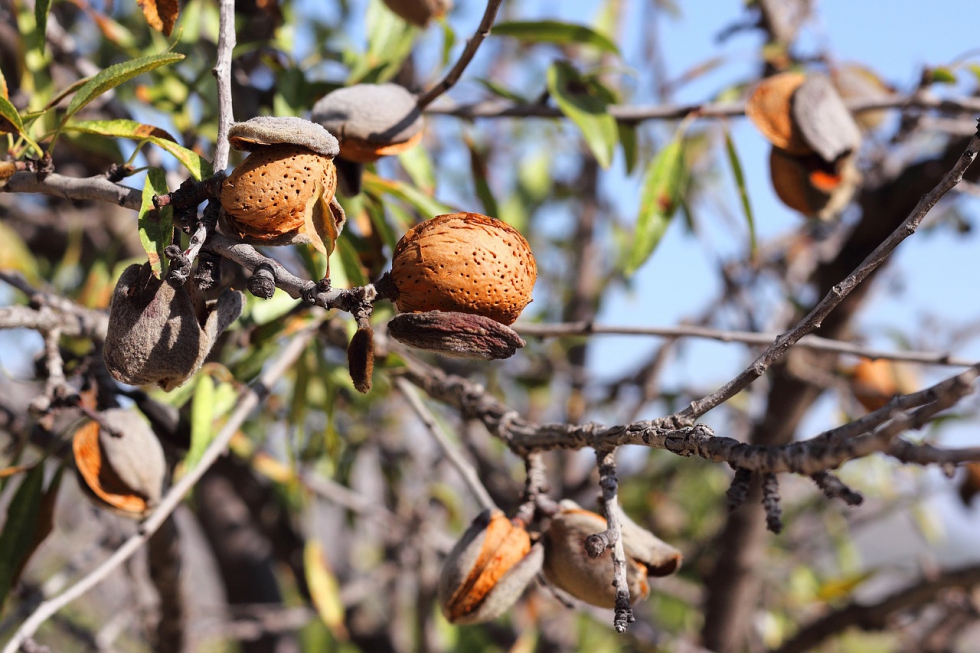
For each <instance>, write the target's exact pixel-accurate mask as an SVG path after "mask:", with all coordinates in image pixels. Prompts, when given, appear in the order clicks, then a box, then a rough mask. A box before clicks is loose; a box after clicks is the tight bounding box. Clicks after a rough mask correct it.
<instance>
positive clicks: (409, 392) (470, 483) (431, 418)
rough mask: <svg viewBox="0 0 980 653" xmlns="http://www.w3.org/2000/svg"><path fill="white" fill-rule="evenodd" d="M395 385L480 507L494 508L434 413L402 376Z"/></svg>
mask: <svg viewBox="0 0 980 653" xmlns="http://www.w3.org/2000/svg"><path fill="white" fill-rule="evenodd" d="M395 385H396V386H397V387H398V391H399V392H401V393H402V396H403V397H405V399H406V400H407V401H408V405H409V406H411V407H412V410H414V411H415V414H416V415H417V416H418V418H419V419H420V420H422V423H423V424H425V427H426V428H427V429H428V430H429V433H430V434H432V437H433V438H435V441H436V442H437V443H438V444H439V448H440V449H442V453H443V454H444V455H445V456H446V458H447V459H448V460H449V462H450V464H451V465H452V466H453V467H454V468H455V469H456V471H457V472H459V475H460V476H461V477H462V478H463V482H464V483H465V484H466V487H467V488H469V490H470V493H471V494H472V495H473V497H474V498H475V499H476V502H477V503H478V504H480V508H482V509H484V510H493V509H494V508H496V507H497V505H496V504H495V503H494V502H493V499H492V498H490V493H489V492H487V489H486V488H485V487H483V483H482V482H481V481H480V476H479V475H478V474H477V473H476V470H475V469H474V468H473V465H471V464H470V463H469V462H468V461H467V460H466V459H465V458H463V456H462V455H461V454H460V452H459V451H458V450H457V449H456V447H455V446H453V443H452V442H451V441H450V440H449V438H448V437H446V434H445V433H443V432H442V429H441V428H440V427H439V424H438V423H437V422H436V418H435V415H433V414H432V411H430V410H429V409H428V407H426V405H425V403H424V402H423V401H422V399H421V398H420V397H419V393H418V392H416V390H415V388H414V387H412V385H411V384H410V383H409V382H408V381H406V380H405V379H403V378H396V379H395Z"/></svg>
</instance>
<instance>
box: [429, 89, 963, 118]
mask: <svg viewBox="0 0 980 653" xmlns="http://www.w3.org/2000/svg"><path fill="white" fill-rule="evenodd" d="M845 104H846V105H847V108H848V109H850V110H851V111H852V112H854V113H861V112H865V111H878V110H881V109H909V108H919V109H934V110H938V111H948V112H953V113H970V114H975V113H978V112H980V99H978V98H975V97H962V98H946V99H940V98H936V97H929V96H924V95H921V94H914V95H895V96H891V97H887V98H881V99H877V98H876V99H867V100H848V101H845ZM607 112H608V113H609V114H610V115H612V116H613V117H614V118H616V119H617V120H620V121H622V122H641V121H644V120H679V119H681V118H684V117H685V116H689V115H691V114H695V115H697V116H698V117H699V118H732V117H737V116H742V115H745V104H743V103H741V102H722V103H695V104H681V105H627V104H614V105H611V106H609V107H607ZM426 113H429V114H436V115H444V116H457V117H459V118H467V119H473V118H563V117H564V114H563V113H562V112H561V110H560V109H559V108H558V107H554V106H550V105H547V104H520V103H516V102H508V101H506V100H488V101H485V102H473V103H469V104H459V103H453V102H440V103H439V104H438V105H437V106H434V107H428V108H427V109H426Z"/></svg>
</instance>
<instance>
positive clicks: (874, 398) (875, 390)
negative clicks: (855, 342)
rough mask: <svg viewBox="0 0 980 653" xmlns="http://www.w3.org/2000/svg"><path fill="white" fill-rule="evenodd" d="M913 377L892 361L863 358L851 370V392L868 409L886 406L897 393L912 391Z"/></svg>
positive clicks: (872, 409)
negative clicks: (909, 376) (908, 376)
mask: <svg viewBox="0 0 980 653" xmlns="http://www.w3.org/2000/svg"><path fill="white" fill-rule="evenodd" d="M913 385H914V384H913V382H912V379H910V378H907V375H906V373H905V372H904V370H902V369H901V368H900V367H899V366H897V365H895V363H893V362H892V361H889V360H884V359H879V360H874V361H873V360H870V359H867V358H865V359H862V360H861V361H860V362H859V363H858V364H857V365H855V366H854V369H853V370H851V392H853V393H854V398H855V399H857V400H858V402H859V403H860V404H861V405H862V406H864V409H865V410H867V411H869V412H870V411H875V410H878V409H879V408H884V407H885V404H887V403H888V402H889V400H890V399H891V398H892V397H893V396H895V395H897V394H904V393H906V392H911V391H912V389H913V387H912V386H913Z"/></svg>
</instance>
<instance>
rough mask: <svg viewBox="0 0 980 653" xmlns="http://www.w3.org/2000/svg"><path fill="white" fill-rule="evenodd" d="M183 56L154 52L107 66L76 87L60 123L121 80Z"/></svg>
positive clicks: (126, 79) (66, 120)
mask: <svg viewBox="0 0 980 653" xmlns="http://www.w3.org/2000/svg"><path fill="white" fill-rule="evenodd" d="M183 58H184V55H182V54H173V53H168V54H154V55H151V56H149V57H140V58H139V59H133V60H132V61H125V62H123V63H117V64H115V65H113V66H109V67H108V68H106V69H105V70H103V71H101V72H100V73H98V74H97V75H94V76H93V77H92V79H90V80H89V81H88V82H86V84H85V85H84V86H83V87H82V88H80V89H78V92H77V93H76V94H75V97H73V98H72V99H71V102H69V103H68V109H67V110H66V111H65V117H64V120H63V121H62V125H64V123H66V122H68V120H69V119H70V118H71V117H72V116H74V115H75V114H76V113H78V112H79V111H81V109H82V108H83V107H84V106H85V105H87V104H88V103H89V102H91V101H92V100H94V99H95V98H97V97H99V96H100V95H102V94H103V93H105V92H106V91H108V90H110V89H113V88H115V87H117V86H119V85H120V84H122V83H123V82H126V81H129V80H130V79H133V78H134V77H137V76H139V75H142V74H143V73H145V72H149V71H151V70H153V69H155V68H159V67H160V66H166V65H168V64H172V63H175V62H177V61H180V60H181V59H183Z"/></svg>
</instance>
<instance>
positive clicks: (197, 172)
mask: <svg viewBox="0 0 980 653" xmlns="http://www.w3.org/2000/svg"><path fill="white" fill-rule="evenodd" d="M65 131H75V132H82V133H85V134H98V135H100V136H109V137H112V138H128V139H131V140H134V141H146V142H148V143H153V144H154V145H156V146H157V147H159V148H161V149H163V150H166V151H167V152H169V153H170V154H172V155H173V157H174V158H175V159H177V160H178V161H180V163H181V164H182V165H183V166H184V167H185V168H187V170H188V171H189V172H190V173H191V175H192V176H193V177H194V178H195V179H197V180H201V179H206V178H208V177H210V176H212V175H213V174H214V173H213V171H212V169H211V164H210V163H209V162H208V160H207V159H205V158H204V157H202V156H201V155H200V154H198V153H197V152H194V151H193V150H189V149H187V148H186V147H184V146H182V145H178V144H177V142H176V140H175V139H174V137H173V136H171V135H170V134H168V133H167V132H166V131H164V130H163V129H160V128H159V127H154V126H153V125H147V124H145V123H142V122H137V121H135V120H83V121H80V122H73V123H71V124H70V125H67V126H65Z"/></svg>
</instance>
